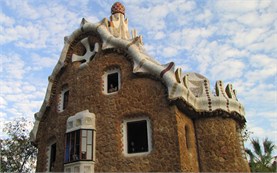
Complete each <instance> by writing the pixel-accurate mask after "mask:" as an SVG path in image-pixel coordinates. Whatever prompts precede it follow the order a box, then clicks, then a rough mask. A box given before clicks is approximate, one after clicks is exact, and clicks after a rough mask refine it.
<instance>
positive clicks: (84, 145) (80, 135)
mask: <svg viewBox="0 0 277 173" xmlns="http://www.w3.org/2000/svg"><path fill="white" fill-rule="evenodd" d="M92 141H93V130H84V129H82V130H77V131H73V132H70V133H67V134H66V139H65V159H64V162H65V163H69V162H74V161H79V160H93V143H92Z"/></svg>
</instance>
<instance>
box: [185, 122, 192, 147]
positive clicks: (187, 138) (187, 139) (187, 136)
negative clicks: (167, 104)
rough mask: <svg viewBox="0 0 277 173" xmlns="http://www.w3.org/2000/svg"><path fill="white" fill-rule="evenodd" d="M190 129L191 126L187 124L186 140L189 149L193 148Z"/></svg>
mask: <svg viewBox="0 0 277 173" xmlns="http://www.w3.org/2000/svg"><path fill="white" fill-rule="evenodd" d="M189 135H190V130H189V127H188V126H187V125H185V138H186V139H185V140H186V146H187V149H190V148H191V141H190V137H189Z"/></svg>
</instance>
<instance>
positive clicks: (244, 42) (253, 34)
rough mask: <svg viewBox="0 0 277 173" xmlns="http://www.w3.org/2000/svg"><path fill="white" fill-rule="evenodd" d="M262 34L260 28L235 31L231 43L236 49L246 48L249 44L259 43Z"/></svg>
mask: <svg viewBox="0 0 277 173" xmlns="http://www.w3.org/2000/svg"><path fill="white" fill-rule="evenodd" d="M264 32H265V30H264V29H261V28H255V29H251V30H250V31H248V30H247V31H242V32H240V31H237V34H236V35H235V36H234V39H233V43H234V44H235V45H236V46H238V47H245V46H248V45H249V44H251V43H254V42H257V41H259V40H260V38H261V35H262V34H263V33H264Z"/></svg>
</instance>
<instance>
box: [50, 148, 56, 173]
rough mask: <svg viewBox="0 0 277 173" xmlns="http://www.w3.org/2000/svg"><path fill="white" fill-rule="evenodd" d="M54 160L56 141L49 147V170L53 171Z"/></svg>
mask: <svg viewBox="0 0 277 173" xmlns="http://www.w3.org/2000/svg"><path fill="white" fill-rule="evenodd" d="M55 161H56V143H54V144H52V145H51V147H50V164H49V171H50V172H51V171H53V169H54V167H55Z"/></svg>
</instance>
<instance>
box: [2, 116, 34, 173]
mask: <svg viewBox="0 0 277 173" xmlns="http://www.w3.org/2000/svg"><path fill="white" fill-rule="evenodd" d="M31 125H32V123H31V122H29V121H27V120H26V119H25V118H19V119H15V121H13V122H9V123H6V124H5V127H4V129H3V131H4V132H5V133H6V134H7V135H8V137H7V138H6V139H0V142H1V143H0V147H1V160H0V161H1V162H0V172H33V171H34V168H35V163H36V156H37V149H36V148H35V147H34V146H33V145H32V144H31V142H30V140H29V131H28V130H27V128H28V127H30V126H31Z"/></svg>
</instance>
